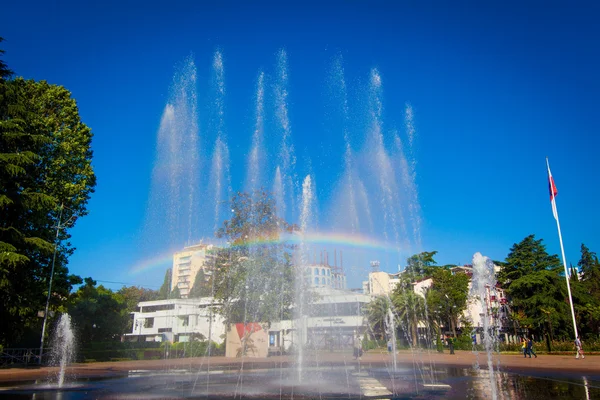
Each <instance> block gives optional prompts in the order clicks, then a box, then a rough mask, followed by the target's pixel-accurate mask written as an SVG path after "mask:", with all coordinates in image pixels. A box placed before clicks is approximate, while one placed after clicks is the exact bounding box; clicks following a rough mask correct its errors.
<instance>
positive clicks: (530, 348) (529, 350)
mask: <svg viewBox="0 0 600 400" xmlns="http://www.w3.org/2000/svg"><path fill="white" fill-rule="evenodd" d="M527 353H529V358H531V355H532V354H533V355H534V356H535V358H537V354H535V350H533V339H532V338H529V340H528V341H527Z"/></svg>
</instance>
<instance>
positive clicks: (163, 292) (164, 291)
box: [158, 268, 172, 300]
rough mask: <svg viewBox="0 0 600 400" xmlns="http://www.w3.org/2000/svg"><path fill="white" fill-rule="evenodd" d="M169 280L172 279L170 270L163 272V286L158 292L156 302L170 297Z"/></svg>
mask: <svg viewBox="0 0 600 400" xmlns="http://www.w3.org/2000/svg"><path fill="white" fill-rule="evenodd" d="M171 279H172V270H171V268H169V269H167V272H165V279H164V280H163V284H162V285H161V287H160V289H159V290H158V300H166V299H169V298H170V297H171Z"/></svg>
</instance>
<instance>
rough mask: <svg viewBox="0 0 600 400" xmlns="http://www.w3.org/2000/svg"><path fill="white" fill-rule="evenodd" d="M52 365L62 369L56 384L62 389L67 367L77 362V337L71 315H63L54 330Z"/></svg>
mask: <svg viewBox="0 0 600 400" xmlns="http://www.w3.org/2000/svg"><path fill="white" fill-rule="evenodd" d="M51 347H52V352H51V355H50V365H52V366H57V367H60V369H59V371H58V375H57V381H56V384H57V385H58V387H59V388H62V387H63V385H64V383H65V373H66V370H67V366H68V365H69V364H70V363H72V362H73V361H74V360H75V336H74V334H73V329H72V327H71V317H70V316H69V314H62V315H61V316H60V319H59V320H58V324H57V325H56V328H55V329H54V334H53V335H52V341H51Z"/></svg>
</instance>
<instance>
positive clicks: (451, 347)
mask: <svg viewBox="0 0 600 400" xmlns="http://www.w3.org/2000/svg"><path fill="white" fill-rule="evenodd" d="M446 341H447V343H448V348H449V349H450V354H454V338H451V337H450V335H448V336H446Z"/></svg>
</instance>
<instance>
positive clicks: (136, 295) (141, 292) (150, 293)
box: [116, 286, 158, 332]
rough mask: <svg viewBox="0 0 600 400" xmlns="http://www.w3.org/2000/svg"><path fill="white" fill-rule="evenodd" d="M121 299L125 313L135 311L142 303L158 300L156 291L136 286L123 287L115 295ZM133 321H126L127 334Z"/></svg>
mask: <svg viewBox="0 0 600 400" xmlns="http://www.w3.org/2000/svg"><path fill="white" fill-rule="evenodd" d="M116 294H117V295H118V296H120V297H121V299H122V300H123V303H124V304H125V311H126V312H127V313H130V312H133V311H135V310H136V309H137V305H138V303H140V302H142V301H152V300H158V291H156V290H152V289H146V288H143V287H138V286H123V287H122V288H121V289H119V290H118V291H117V293H116ZM132 324H133V321H132V320H131V319H130V318H128V319H127V328H126V331H127V332H131V330H132V328H133V325H132Z"/></svg>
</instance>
